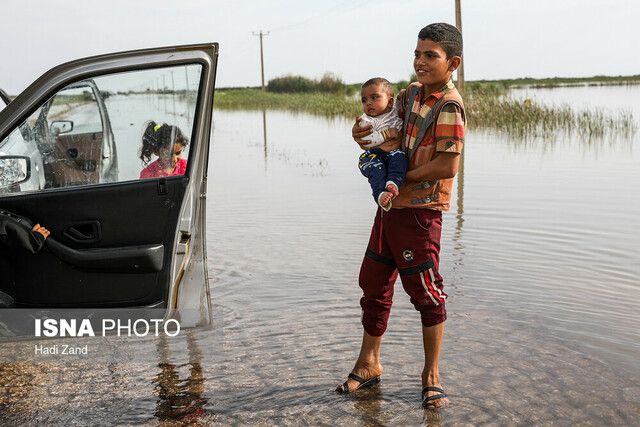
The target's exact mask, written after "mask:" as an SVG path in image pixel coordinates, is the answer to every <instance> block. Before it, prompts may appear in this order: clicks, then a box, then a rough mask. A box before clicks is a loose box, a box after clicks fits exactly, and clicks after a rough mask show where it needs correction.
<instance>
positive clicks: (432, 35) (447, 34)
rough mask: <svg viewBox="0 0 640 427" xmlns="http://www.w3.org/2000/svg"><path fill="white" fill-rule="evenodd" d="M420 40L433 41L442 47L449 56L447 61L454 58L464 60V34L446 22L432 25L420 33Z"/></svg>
mask: <svg viewBox="0 0 640 427" xmlns="http://www.w3.org/2000/svg"><path fill="white" fill-rule="evenodd" d="M418 38H419V39H420V40H427V39H429V40H432V41H434V42H436V43H438V44H439V45H440V47H441V48H442V50H444V51H445V53H446V54H447V59H451V58H453V57H454V56H459V57H460V58H462V34H460V31H458V29H457V28H456V27H454V26H453V25H451V24H446V23H444V22H438V23H436V24H430V25H427V26H426V27H424V28H423V29H421V30H420V32H419V33H418Z"/></svg>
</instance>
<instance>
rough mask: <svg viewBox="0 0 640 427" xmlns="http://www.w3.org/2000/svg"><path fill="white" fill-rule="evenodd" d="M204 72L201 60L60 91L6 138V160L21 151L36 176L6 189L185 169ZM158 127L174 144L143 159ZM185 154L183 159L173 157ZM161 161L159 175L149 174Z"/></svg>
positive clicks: (2, 146) (1, 147)
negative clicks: (145, 145) (145, 143)
mask: <svg viewBox="0 0 640 427" xmlns="http://www.w3.org/2000/svg"><path fill="white" fill-rule="evenodd" d="M201 71H202V66H201V65H200V64H189V65H180V66H174V67H165V68H157V69H149V70H138V71H132V72H124V73H117V74H109V75H103V76H96V77H93V78H91V79H86V80H82V81H79V82H75V83H72V84H70V85H68V86H66V87H64V88H63V89H61V90H59V91H58V92H56V93H55V94H53V95H52V96H51V97H49V98H48V99H47V100H46V101H45V102H44V103H42V104H41V105H40V106H39V107H38V108H37V110H36V111H35V112H33V113H32V114H31V115H30V116H29V117H28V118H27V119H26V120H25V121H24V122H23V123H22V124H21V125H20V126H18V127H17V128H16V129H15V130H14V131H13V132H12V133H11V134H10V135H9V136H8V137H7V138H5V139H4V140H3V141H1V142H0V161H2V157H3V156H4V157H9V156H14V157H15V156H18V157H22V158H25V159H27V160H26V161H25V162H23V163H22V164H26V163H28V167H29V174H28V175H29V180H28V181H26V182H22V183H20V184H19V185H14V186H11V185H10V183H9V184H7V181H10V180H8V179H5V180H4V181H2V180H0V192H6V191H8V190H7V189H10V191H43V190H47V189H50V188H64V187H70V186H78V185H100V184H104V183H113V182H123V181H130V180H137V179H141V176H142V177H144V178H149V177H156V176H169V175H179V174H184V173H185V170H186V165H187V163H188V156H189V147H190V145H189V142H190V139H191V137H192V135H193V133H194V132H193V131H194V129H193V126H194V114H195V106H196V98H197V94H198V87H199V85H200V80H201V79H200V74H201ZM150 124H153V126H151V127H150ZM162 126H164V127H162ZM154 128H156V129H157V130H156V131H154V132H152V133H153V135H152V136H153V138H152V140H153V141H154V142H157V143H158V144H161V143H164V144H165V145H166V144H172V145H171V146H170V147H168V148H167V147H166V146H165V147H161V146H154V147H153V148H152V149H150V150H149V149H147V150H146V155H145V156H142V158H141V154H142V152H143V140H144V139H145V134H147V136H149V129H154ZM167 129H168V130H169V131H168V132H164V131H165V130H167ZM160 135H165V136H166V137H165V138H161V137H160ZM176 135H182V137H183V138H182V140H181V143H180V144H177V143H176V141H175V139H174V140H169V139H170V138H175V137H176ZM147 139H148V138H147ZM167 141H168V142H167ZM177 151H179V155H180V156H181V158H182V159H181V160H179V161H177V162H172V161H171V160H166V159H167V158H168V157H167V156H168V155H169V154H167V153H173V152H177ZM163 156H164V157H163ZM12 158H13V157H12ZM174 158H175V156H174ZM163 159H164V161H163ZM14 163H15V162H14ZM12 164H13V163H12ZM153 165H155V166H154V167H155V169H154V173H151V174H150V173H146V174H144V173H142V172H143V170H146V169H149V167H151V166H153ZM147 172H148V171H147Z"/></svg>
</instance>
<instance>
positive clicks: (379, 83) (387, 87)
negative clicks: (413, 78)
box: [362, 77, 393, 99]
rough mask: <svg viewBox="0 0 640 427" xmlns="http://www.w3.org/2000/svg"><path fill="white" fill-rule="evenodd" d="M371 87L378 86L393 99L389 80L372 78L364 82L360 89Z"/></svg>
mask: <svg viewBox="0 0 640 427" xmlns="http://www.w3.org/2000/svg"><path fill="white" fill-rule="evenodd" d="M373 85H376V86H380V88H381V89H382V90H384V91H385V92H387V94H388V95H389V98H392V99H393V86H392V85H391V83H389V80H387V79H385V78H383V77H374V78H372V79H369V80H367V81H366V82H364V84H363V85H362V89H364V88H365V87H367V86H373Z"/></svg>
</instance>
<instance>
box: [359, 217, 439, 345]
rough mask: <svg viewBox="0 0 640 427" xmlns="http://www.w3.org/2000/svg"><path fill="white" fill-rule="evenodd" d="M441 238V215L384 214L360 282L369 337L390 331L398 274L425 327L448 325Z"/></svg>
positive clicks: (375, 229) (378, 220)
mask: <svg viewBox="0 0 640 427" xmlns="http://www.w3.org/2000/svg"><path fill="white" fill-rule="evenodd" d="M441 232H442V212H440V211H434V210H430V209H418V208H405V209H391V210H389V211H388V212H384V211H383V210H382V209H380V208H378V213H377V214H376V219H375V222H374V224H373V229H372V230H371V238H370V239H369V245H368V247H367V252H366V254H365V257H364V260H363V261H362V267H361V268H360V280H359V282H360V287H361V288H362V290H363V292H364V295H363V296H362V299H360V305H361V306H362V325H363V326H364V329H365V331H367V333H368V334H369V335H373V336H380V335H382V334H384V332H385V330H386V329H387V320H388V319H389V312H390V311H391V304H392V299H393V286H394V284H395V281H396V278H397V277H398V273H399V274H400V279H401V280H402V286H403V287H404V290H405V291H406V292H407V293H408V294H409V296H410V297H411V302H412V303H413V305H414V306H415V308H416V310H418V311H419V312H420V315H421V319H422V325H423V326H425V327H429V326H434V325H437V324H439V323H442V322H444V321H445V320H446V318H447V311H446V310H445V300H446V298H447V294H445V293H444V292H443V284H442V277H441V276H440V273H438V265H439V264H440V234H441Z"/></svg>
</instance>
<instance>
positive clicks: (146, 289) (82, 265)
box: [0, 177, 188, 307]
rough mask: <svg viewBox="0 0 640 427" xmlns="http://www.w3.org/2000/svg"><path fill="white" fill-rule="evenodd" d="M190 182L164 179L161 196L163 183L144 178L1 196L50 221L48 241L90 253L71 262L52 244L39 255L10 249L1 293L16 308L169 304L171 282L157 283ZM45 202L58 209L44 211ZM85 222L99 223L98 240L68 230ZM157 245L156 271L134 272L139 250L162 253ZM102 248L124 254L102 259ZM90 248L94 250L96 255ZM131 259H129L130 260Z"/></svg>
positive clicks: (17, 209) (8, 206)
mask: <svg viewBox="0 0 640 427" xmlns="http://www.w3.org/2000/svg"><path fill="white" fill-rule="evenodd" d="M187 184H188V178H186V177H174V178H168V179H165V185H163V187H164V188H166V194H162V195H160V194H158V193H159V192H158V186H159V183H158V182H156V181H155V180H141V181H138V182H132V183H128V184H126V185H125V184H116V185H109V186H101V187H95V188H91V187H88V188H77V189H74V190H73V191H68V190H67V191H50V192H44V193H42V194H24V195H20V196H17V197H16V196H14V197H11V198H8V199H7V200H3V209H5V210H8V211H10V212H13V213H16V214H18V215H21V216H24V217H26V218H29V219H30V220H31V221H32V222H34V223H35V222H39V223H41V224H46V226H47V228H48V229H49V230H50V231H51V237H50V239H53V240H54V241H55V242H56V243H57V244H58V245H60V246H62V247H66V248H68V249H70V250H72V251H74V250H75V251H76V252H80V253H82V251H85V254H86V257H87V258H89V259H88V260H84V261H83V260H75V261H74V257H73V256H72V255H70V254H69V253H65V252H64V251H63V250H60V249H59V247H56V245H55V244H54V245H53V247H52V246H51V245H50V244H46V245H45V248H44V249H43V250H42V251H40V252H38V253H37V254H30V253H26V251H25V252H16V251H14V252H9V253H5V254H4V256H2V257H0V262H2V267H1V269H0V270H1V271H2V272H3V276H4V277H3V279H2V280H3V282H5V283H4V284H3V285H4V288H3V289H2V291H3V292H5V293H8V294H9V295H11V296H13V298H14V300H15V301H16V306H37V307H121V306H131V305H135V306H145V305H152V304H157V303H163V302H165V301H166V298H167V292H168V287H166V286H158V284H159V283H166V282H167V279H168V277H167V274H168V269H167V268H166V265H164V264H165V263H166V264H168V263H167V262H166V260H170V259H171V257H172V248H173V247H174V246H176V242H175V228H174V227H171V226H167V225H168V224H176V223H177V222H178V215H179V212H180V205H179V204H178V203H176V201H179V200H182V198H183V197H184V192H185V190H186V187H187ZM45 206H48V207H51V206H55V209H46V210H44V209H43V207H45ZM83 223H94V224H96V223H98V224H100V238H99V241H97V242H95V241H93V240H91V241H89V242H87V243H83V242H82V240H80V239H72V238H70V237H69V236H68V235H67V234H68V233H66V234H65V233H64V231H65V230H68V229H69V226H70V225H73V224H76V225H77V224H83ZM158 246H159V247H162V260H163V263H162V267H161V268H160V269H159V271H153V270H154V268H153V267H150V266H149V265H142V266H141V268H139V269H138V270H137V271H136V269H135V267H131V266H134V265H136V264H139V260H136V256H140V254H139V253H140V252H144V250H142V249H141V247H147V252H149V251H151V252H154V251H155V252H157V249H155V250H151V249H149V248H150V247H151V248H153V247H158ZM136 249H137V250H138V255H135V252H136ZM100 251H106V252H112V254H111V255H112V256H115V255H117V254H123V256H122V257H120V258H119V261H114V260H113V259H111V260H109V259H105V258H104V257H100V256H99V255H100ZM127 251H130V252H131V253H130V254H127ZM67 252H69V251H67ZM92 252H94V253H97V255H95V256H94V257H91V255H90V254H91V253H92ZM113 252H115V254H114V253H113ZM60 255H62V256H60ZM151 256H152V255H151ZM127 260H131V261H130V262H129V264H127ZM101 262H102V265H101V264H100V263H101ZM34 265H37V266H38V268H33V266H34ZM127 266H129V268H127ZM122 270H130V271H133V272H123V271H122Z"/></svg>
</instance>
